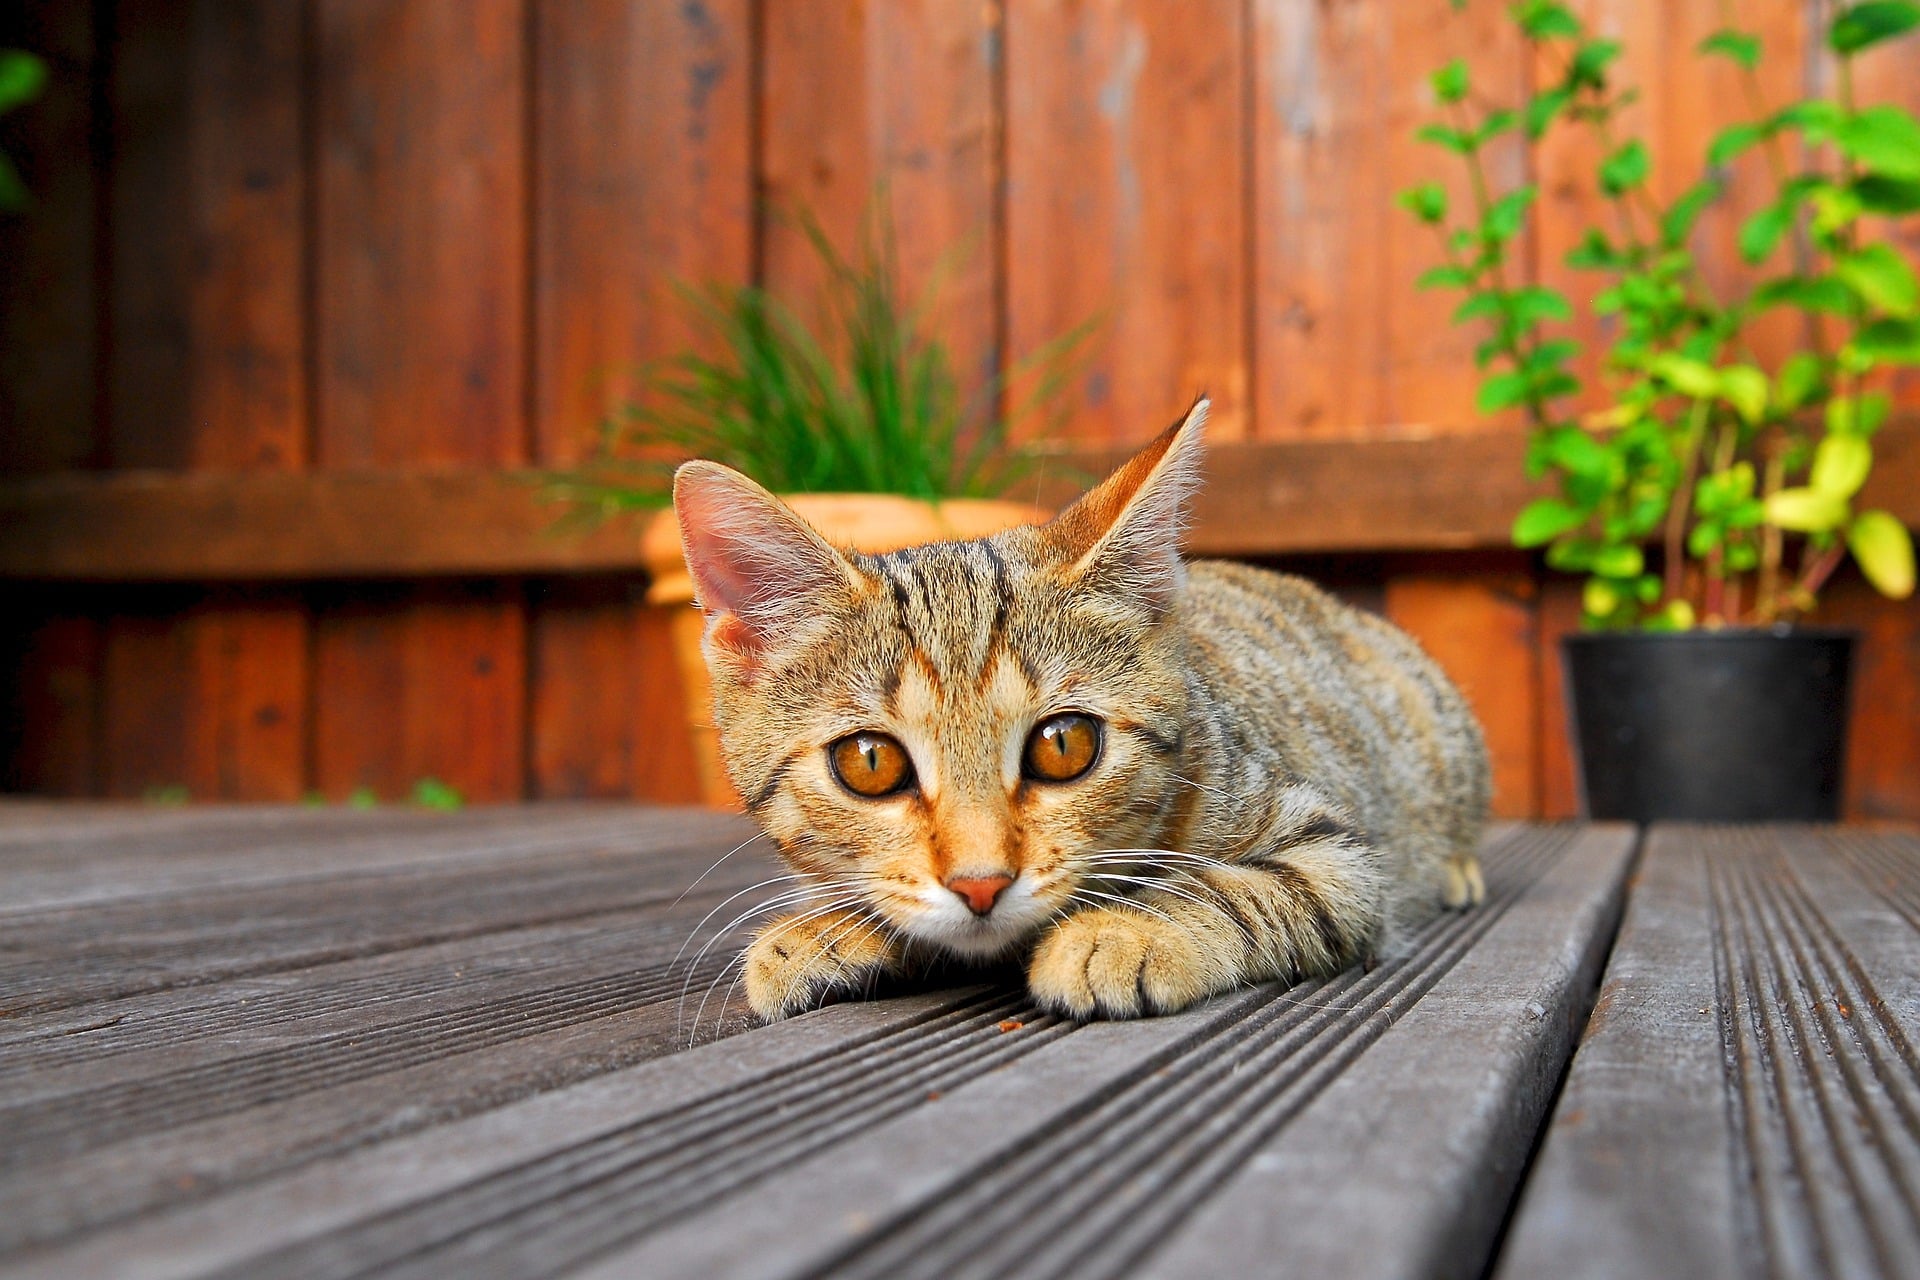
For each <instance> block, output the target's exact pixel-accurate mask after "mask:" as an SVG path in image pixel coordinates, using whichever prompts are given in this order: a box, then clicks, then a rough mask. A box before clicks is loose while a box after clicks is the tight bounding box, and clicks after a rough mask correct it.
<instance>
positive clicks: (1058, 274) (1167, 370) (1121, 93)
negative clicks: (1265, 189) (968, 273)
mask: <svg viewBox="0 0 1920 1280" xmlns="http://www.w3.org/2000/svg"><path fill="white" fill-rule="evenodd" d="M1243 20H1244V13H1243V10H1242V6H1240V5H1239V4H1237V3H1229V2H1227V0H1205V2H1204V3H1194V4H1187V5H1180V6H1177V7H1176V6H1172V5H1152V4H1144V3H1114V2H1109V3H1057V4H1018V5H1009V6H1008V7H1007V141H1006V149H1007V281H1006V287H1007V296H1008V302H1007V306H1008V334H1009V344H1010V348H1011V356H1012V358H1013V359H1014V360H1019V359H1022V358H1024V357H1027V356H1030V355H1031V354H1032V353H1033V352H1034V351H1035V350H1036V349H1037V348H1039V347H1040V346H1041V345H1042V344H1044V343H1046V342H1047V341H1048V340H1050V339H1052V338H1054V337H1056V336H1058V335H1059V334H1061V333H1063V332H1065V331H1066V330H1068V329H1070V328H1072V327H1073V326H1075V325H1078V324H1080V323H1081V322H1083V321H1084V320H1086V319H1087V318H1088V317H1089V316H1092V315H1095V314H1101V315H1104V317H1105V325H1104V328H1103V331H1102V333H1101V334H1100V335H1099V337H1098V340H1097V342H1096V348H1097V349H1096V351H1095V353H1094V356H1093V358H1092V359H1091V361H1090V367H1089V368H1088V370H1087V372H1086V374H1085V376H1084V378H1083V379H1082V380H1081V382H1080V383H1079V385H1078V386H1077V387H1076V388H1075V389H1074V390H1075V392H1076V395H1077V396H1078V397H1079V399H1080V403H1079V404H1077V405H1075V407H1074V413H1073V417H1072V419H1071V423H1070V428H1069V429H1070V430H1071V431H1072V432H1073V433H1074V434H1075V435H1077V436H1079V437H1081V438H1083V439H1097V440H1109V441H1120V440H1139V439H1142V438H1144V437H1145V436H1147V435H1150V434H1152V433H1153V432H1154V431H1156V430H1158V429H1159V428H1161V427H1164V426H1165V425H1166V424H1167V423H1168V422H1169V421H1171V420H1172V419H1173V418H1174V417H1176V416H1178V414H1179V413H1180V412H1181V410H1182V409H1184V408H1185V407H1186V405H1187V404H1188V402H1190V401H1191V400H1192V399H1193V397H1194V396H1195V395H1197V394H1198V393H1200V392H1202V391H1205V392H1208V393H1210V394H1211V395H1212V396H1213V397H1214V412H1213V418H1212V420H1211V421H1212V426H1211V429H1212V431H1213V434H1214V438H1215V439H1219V440H1228V439H1234V438H1236V437H1239V436H1243V435H1245V434H1246V429H1247V414H1248V406H1247V393H1248V384H1249V377H1248V358H1249V356H1248V351H1247V345H1246V328H1247V321H1246V316H1247V313H1246V298H1247V287H1246V278H1245V276H1246V272H1245V267H1246V231H1247V228H1246V200H1245V183H1244V178H1245V174H1244V172H1243V171H1244V169H1245V151H1246V146H1245V137H1246V120H1245V112H1244V98H1245V93H1244V90H1245V74H1244V65H1243V62H1244V60H1243V57H1242V54H1241V49H1242V46H1243V40H1244V32H1243Z"/></svg>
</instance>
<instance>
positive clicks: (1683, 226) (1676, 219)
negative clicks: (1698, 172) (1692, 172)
mask: <svg viewBox="0 0 1920 1280" xmlns="http://www.w3.org/2000/svg"><path fill="white" fill-rule="evenodd" d="M1719 194H1720V183H1719V182H1718V181H1717V180H1715V179H1713V178H1707V179H1704V180H1702V181H1700V182H1696V183H1694V184H1693V185H1692V186H1691V187H1688V188H1687V189H1686V190H1685V191H1683V192H1681V193H1680V195H1679V196H1678V197H1677V198H1675V200H1674V202H1673V203H1672V204H1670V205H1668V206H1667V211H1666V212H1665V213H1663V214H1661V215H1660V243H1662V244H1664V245H1666V246H1668V247H1669V248H1674V247H1678V246H1680V245H1683V244H1685V243H1686V242H1687V237H1688V236H1690V235H1692V234H1693V224H1694V223H1696V222H1698V221H1699V220H1700V215H1701V213H1702V212H1704V211H1705V210H1706V207H1707V206H1708V205H1710V204H1712V203H1713V201H1714V198H1715V197H1717V196H1718V195H1719Z"/></svg>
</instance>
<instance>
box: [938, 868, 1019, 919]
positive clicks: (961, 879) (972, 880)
mask: <svg viewBox="0 0 1920 1280" xmlns="http://www.w3.org/2000/svg"><path fill="white" fill-rule="evenodd" d="M1012 883H1013V877H1012V876H1001V875H994V876H955V877H954V878H953V879H951V880H949V881H947V888H949V889H951V890H953V891H954V892H955V893H957V894H959V895H960V900H961V901H962V902H964V903H966V904H967V909H968V910H969V911H971V912H973V914H975V915H977V916H983V915H985V914H987V912H989V911H991V910H993V904H994V903H995V902H997V901H998V900H999V898H1000V891H1001V890H1002V889H1005V888H1006V887H1007V886H1008V885H1010V884H1012Z"/></svg>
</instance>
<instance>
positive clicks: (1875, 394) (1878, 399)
mask: <svg viewBox="0 0 1920 1280" xmlns="http://www.w3.org/2000/svg"><path fill="white" fill-rule="evenodd" d="M1892 408H1893V401H1892V400H1891V399H1889V398H1888V396H1887V393H1886V392H1884V391H1869V392H1866V393H1865V394H1863V395H1861V396H1859V397H1857V398H1856V397H1854V396H1835V397H1834V398H1833V399H1831V400H1829V401H1827V430H1828V431H1830V432H1833V433H1834V434H1836V435H1846V436H1871V435H1872V434H1873V433H1874V432H1876V431H1878V430H1879V429H1880V424H1881V423H1883V422H1885V421H1886V420H1887V414H1888V413H1889V412H1890V411H1891V410H1892Z"/></svg>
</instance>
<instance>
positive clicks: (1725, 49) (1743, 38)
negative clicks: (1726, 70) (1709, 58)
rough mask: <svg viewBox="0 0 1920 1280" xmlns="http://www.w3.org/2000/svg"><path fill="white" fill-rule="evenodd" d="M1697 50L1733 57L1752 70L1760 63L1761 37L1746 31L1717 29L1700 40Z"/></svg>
mask: <svg viewBox="0 0 1920 1280" xmlns="http://www.w3.org/2000/svg"><path fill="white" fill-rule="evenodd" d="M1696 52H1699V53H1704V54H1718V55H1720V56H1721V57H1723V58H1732V59H1733V60H1734V61H1735V62H1737V63H1739V64H1740V65H1741V66H1743V67H1745V68H1746V69H1747V70H1749V71H1751V70H1753V69H1754V68H1755V67H1757V66H1759V65H1760V37H1759V36H1754V35H1748V34H1747V33H1746V32H1744V31H1716V32H1714V33H1713V34H1712V35H1710V36H1708V37H1707V38H1706V39H1705V40H1702V41H1701V42H1700V45H1699V48H1698V49H1697V50H1696Z"/></svg>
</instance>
